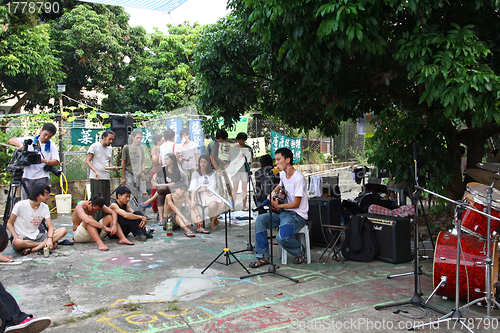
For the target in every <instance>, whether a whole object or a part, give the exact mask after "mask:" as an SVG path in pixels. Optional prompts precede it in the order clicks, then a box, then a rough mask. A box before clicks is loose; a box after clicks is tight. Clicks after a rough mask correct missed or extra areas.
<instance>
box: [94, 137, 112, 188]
mask: <svg viewBox="0 0 500 333" xmlns="http://www.w3.org/2000/svg"><path fill="white" fill-rule="evenodd" d="M88 153H89V154H92V155H94V156H93V157H92V160H91V161H90V163H92V165H93V166H94V168H95V169H96V170H97V172H98V173H99V180H109V179H110V177H109V170H105V169H104V168H105V167H109V165H110V163H111V160H112V158H113V148H111V146H107V147H104V146H103V145H102V143H101V142H96V143H93V144H92V145H90V147H89V150H88ZM89 178H90V179H95V172H94V170H92V169H90V175H89Z"/></svg>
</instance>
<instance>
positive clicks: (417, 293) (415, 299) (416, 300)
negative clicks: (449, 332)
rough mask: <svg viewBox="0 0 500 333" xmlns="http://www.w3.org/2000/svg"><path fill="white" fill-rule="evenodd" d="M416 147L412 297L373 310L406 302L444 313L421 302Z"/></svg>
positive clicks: (413, 200)
mask: <svg viewBox="0 0 500 333" xmlns="http://www.w3.org/2000/svg"><path fill="white" fill-rule="evenodd" d="M418 147H419V144H418V143H417V142H415V143H413V161H414V163H415V170H414V171H415V183H416V184H417V186H416V190H415V192H414V193H413V196H412V204H413V205H414V207H415V213H414V217H413V224H414V228H415V229H414V240H413V244H414V247H415V260H414V261H413V263H414V264H413V275H414V293H413V296H412V298H411V299H410V300H409V301H406V302H397V303H391V304H385V305H377V306H375V310H381V309H385V308H388V307H394V306H400V305H408V304H411V305H419V306H421V307H423V308H429V309H431V310H433V311H436V312H439V313H441V314H443V315H444V314H446V312H444V311H441V310H439V309H436V308H434V307H432V306H430V305H428V304H425V303H424V302H422V295H423V294H422V292H421V288H420V274H419V270H418V267H419V266H420V264H419V262H420V261H419V257H420V254H419V249H418V247H419V240H418V200H419V199H420V197H421V195H420V187H419V186H418V176H417V155H418Z"/></svg>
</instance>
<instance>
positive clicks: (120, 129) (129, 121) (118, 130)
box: [111, 116, 134, 147]
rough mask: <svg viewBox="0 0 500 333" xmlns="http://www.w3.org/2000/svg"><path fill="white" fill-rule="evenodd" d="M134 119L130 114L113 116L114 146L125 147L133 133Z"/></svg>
mask: <svg viewBox="0 0 500 333" xmlns="http://www.w3.org/2000/svg"><path fill="white" fill-rule="evenodd" d="M133 126H134V119H133V118H132V117H130V116H111V130H112V131H113V132H115V140H114V141H113V143H112V146H113V147H123V146H124V145H126V144H127V143H128V136H129V135H130V133H132V129H133Z"/></svg>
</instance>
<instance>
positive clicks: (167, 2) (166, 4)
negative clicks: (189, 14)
mask: <svg viewBox="0 0 500 333" xmlns="http://www.w3.org/2000/svg"><path fill="white" fill-rule="evenodd" d="M80 1H84V2H93V3H100V4H103V5H113V6H121V7H133V8H141V9H149V10H157V11H160V12H167V13H168V12H171V11H173V10H174V9H176V8H177V7H179V6H180V5H182V4H183V3H184V2H186V1H187V0H80Z"/></svg>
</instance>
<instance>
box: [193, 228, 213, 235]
mask: <svg viewBox="0 0 500 333" xmlns="http://www.w3.org/2000/svg"><path fill="white" fill-rule="evenodd" d="M196 232H197V233H199V234H205V235H207V234H209V233H210V231H208V230H206V229H201V230H196Z"/></svg>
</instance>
